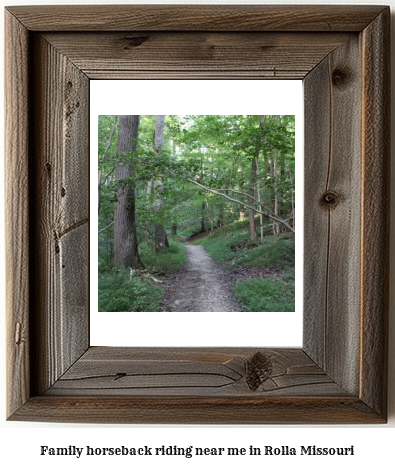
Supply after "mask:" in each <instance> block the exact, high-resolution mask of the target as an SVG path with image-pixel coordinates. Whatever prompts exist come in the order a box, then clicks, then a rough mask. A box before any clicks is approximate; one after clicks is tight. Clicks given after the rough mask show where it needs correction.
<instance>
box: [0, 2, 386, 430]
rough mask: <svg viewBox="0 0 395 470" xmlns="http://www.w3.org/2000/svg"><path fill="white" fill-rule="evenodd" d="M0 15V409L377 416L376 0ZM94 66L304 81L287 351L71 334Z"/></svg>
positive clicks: (84, 329)
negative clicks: (1, 350)
mask: <svg viewBox="0 0 395 470" xmlns="http://www.w3.org/2000/svg"><path fill="white" fill-rule="evenodd" d="M202 24H204V25H205V30H204V31H202V30H201V29H202ZM6 28H7V29H6V31H7V34H6V38H7V42H6V48H7V51H6V71H7V76H6V123H7V124H6V126H7V127H6V140H7V142H6V154H7V155H6V163H7V180H6V181H7V182H6V186H7V189H6V191H7V250H8V251H7V252H8V256H7V361H8V363H7V371H8V387H7V395H8V408H7V416H8V417H9V419H13V420H26V421H30V420H33V421H43V420H45V421H69V422H102V423H104V422H106V423H118V422H123V423H140V422H144V423H240V424H242V423H269V424H271V423H284V424H285V423H295V424H297V423H304V424H306V423H309V424H312V423H336V424H338V423H343V424H345V423H383V422H385V420H386V412H387V410H386V396H387V395H386V394H387V384H386V380H387V377H386V355H387V320H388V319H387V316H388V227H389V224H388V217H387V214H389V210H388V200H389V198H388V188H389V182H388V175H389V171H388V161H389V118H388V116H389V109H388V108H389V99H388V97H389V68H388V64H389V53H388V42H389V41H388V37H389V9H388V8H386V7H377V6H369V7H356V6H342V7H340V6H339V7H332V6H319V7H317V6H314V7H308V6H282V7H273V6H249V7H244V6H225V7H222V6H218V7H215V8H213V7H211V6H193V5H191V6H188V7H186V6H183V7H176V6H174V7H168V6H166V7H159V6H146V7H145V6H144V7H142V6H141V7H140V6H139V7H133V6H101V7H90V6H69V7H67V6H65V7H63V6H59V7H10V8H8V9H7V11H6ZM35 31H36V32H37V33H35ZM89 31H90V32H89ZM125 31H126V33H125ZM82 32H83V33H82ZM230 32H232V34H230ZM28 50H29V51H30V52H29V54H28ZM29 64H30V66H29ZM98 78H103V79H111V78H125V79H135V78H144V79H158V78H162V79H163V78H175V79H181V78H188V79H190V78H197V79H199V78H204V79H217V78H225V79H238V78H247V79H262V78H263V79H271V78H281V79H287V78H288V79H295V78H304V86H305V100H306V109H305V128H306V135H305V144H306V148H305V156H306V164H305V181H306V186H305V190H306V194H305V199H306V202H305V215H306V223H305V239H306V243H305V250H306V252H305V287H304V290H305V312H304V322H305V323H304V329H305V333H304V346H303V348H302V349H299V350H287V349H270V350H268V349H265V348H263V349H259V350H258V351H257V350H256V349H234V348H231V349H226V350H224V349H222V348H211V349H186V350H183V349H177V348H170V349H168V350H163V349H156V348H154V349H147V348H142V349H134V348H121V349H119V348H89V270H88V264H89V263H88V261H89V251H88V243H89V230H88V220H89V194H88V185H87V181H88V178H89V153H88V151H89V136H88V128H89V119H88V117H89V80H90V79H98ZM29 93H30V96H29ZM28 163H29V164H28ZM257 354H258V356H257ZM253 358H255V360H254V359H253Z"/></svg>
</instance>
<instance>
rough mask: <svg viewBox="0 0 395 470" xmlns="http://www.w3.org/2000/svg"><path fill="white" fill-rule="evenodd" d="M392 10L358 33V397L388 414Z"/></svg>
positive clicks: (379, 411)
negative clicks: (360, 162)
mask: <svg viewBox="0 0 395 470" xmlns="http://www.w3.org/2000/svg"><path fill="white" fill-rule="evenodd" d="M389 36H390V11H389V8H388V9H387V10H385V11H384V12H383V13H382V14H381V15H380V16H379V17H378V18H377V19H376V21H374V22H373V23H372V24H371V25H369V27H368V28H366V30H365V31H364V32H363V34H362V45H363V56H362V62H363V68H364V75H363V82H362V93H363V97H362V103H363V115H362V135H363V138H364V139H363V147H362V158H363V174H362V185H363V190H364V193H363V194H364V195H363V200H362V208H363V215H362V217H363V219H362V247H361V249H362V270H361V275H362V285H363V289H362V298H361V322H362V325H361V370H360V373H361V384H360V396H361V398H362V399H363V400H364V401H365V402H366V403H368V404H369V405H370V406H372V408H373V409H375V410H377V412H378V413H382V414H383V415H385V414H386V409H387V359H386V358H387V349H388V345H387V342H388V311H389V264H388V260H389V217H390V101H391V98H390V96H391V93H390V37H389Z"/></svg>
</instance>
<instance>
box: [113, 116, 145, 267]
mask: <svg viewBox="0 0 395 470" xmlns="http://www.w3.org/2000/svg"><path fill="white" fill-rule="evenodd" d="M139 123H140V116H120V118H119V130H118V144H117V152H118V153H119V154H120V155H119V156H120V159H121V160H123V161H122V163H118V164H117V167H116V170H115V177H116V180H117V181H121V180H125V179H126V178H127V179H128V182H127V183H125V184H124V185H123V184H121V188H120V189H119V190H118V202H117V203H116V207H115V216H114V264H115V266H124V267H131V268H133V269H142V268H144V265H143V263H142V262H141V259H140V256H139V252H138V246H137V230H136V213H135V211H136V201H135V185H134V183H133V182H132V179H131V178H132V177H133V165H132V163H131V162H130V160H129V159H128V157H127V155H122V154H126V153H129V152H135V151H136V148H137V141H136V140H137V137H138V129H139Z"/></svg>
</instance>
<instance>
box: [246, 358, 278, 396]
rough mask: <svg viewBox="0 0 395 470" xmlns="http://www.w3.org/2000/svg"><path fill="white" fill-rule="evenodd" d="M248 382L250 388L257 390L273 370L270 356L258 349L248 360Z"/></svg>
mask: <svg viewBox="0 0 395 470" xmlns="http://www.w3.org/2000/svg"><path fill="white" fill-rule="evenodd" d="M246 372H247V373H246V382H247V385H248V388H249V389H250V390H252V391H253V392H255V391H256V390H257V389H258V387H259V386H260V385H261V384H263V382H264V381H265V380H267V379H268V378H269V377H270V376H271V374H272V372H273V364H272V361H271V359H270V357H269V356H267V355H266V354H263V353H262V352H260V351H258V352H257V353H255V354H254V355H253V356H252V357H251V358H250V359H249V360H248V361H247V371H246Z"/></svg>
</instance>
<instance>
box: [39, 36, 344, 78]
mask: <svg viewBox="0 0 395 470" xmlns="http://www.w3.org/2000/svg"><path fill="white" fill-rule="evenodd" d="M44 37H45V39H46V40H47V41H48V42H49V43H50V44H52V45H53V47H55V48H56V49H57V50H59V52H61V53H62V54H65V55H66V56H67V57H68V58H69V59H70V60H71V61H72V62H73V63H74V64H75V65H76V66H77V67H78V68H80V69H82V70H84V73H85V74H87V75H88V76H89V77H90V78H94V79H98V78H102V77H104V75H105V74H107V76H111V77H113V76H114V74H115V77H116V78H124V79H128V78H129V79H130V78H135V77H136V75H137V74H140V77H141V74H142V73H145V74H146V77H149V76H150V74H151V73H152V72H156V73H161V74H163V73H165V74H166V75H167V76H168V75H169V74H171V75H172V76H175V75H176V73H177V74H179V73H182V74H183V76H184V77H185V76H187V75H188V74H189V75H190V76H196V74H200V75H201V76H205V77H207V78H212V76H211V74H212V73H215V74H217V75H218V74H221V75H222V76H226V74H227V73H230V74H235V73H237V75H238V76H243V75H244V76H247V73H248V74H251V73H255V74H256V75H257V76H258V77H261V78H262V77H268V78H275V79H281V78H291V79H295V78H298V79H302V78H304V77H305V75H306V74H307V73H308V72H309V71H310V70H311V69H312V68H314V67H315V66H316V65H317V64H318V63H319V62H320V61H321V60H322V57H325V56H326V55H327V54H329V53H330V52H331V51H333V50H334V49H336V48H337V47H339V45H340V44H342V43H344V42H346V41H347V40H348V37H349V35H348V34H347V33H339V34H319V35H318V34H314V33H310V34H309V33H307V34H306V33H304V34H303V33H297V34H290V33H185V32H183V33H150V32H140V33H134V34H133V33H100V34H95V33H92V34H89V35H87V34H83V33H73V34H70V33H69V34H67V35H64V34H56V33H49V34H45V35H44ZM296 55H297V56H298V61H297V63H295V56H296ZM247 71H248V72H247ZM128 72H129V73H130V75H129V74H128ZM178 78H179V77H178Z"/></svg>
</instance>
